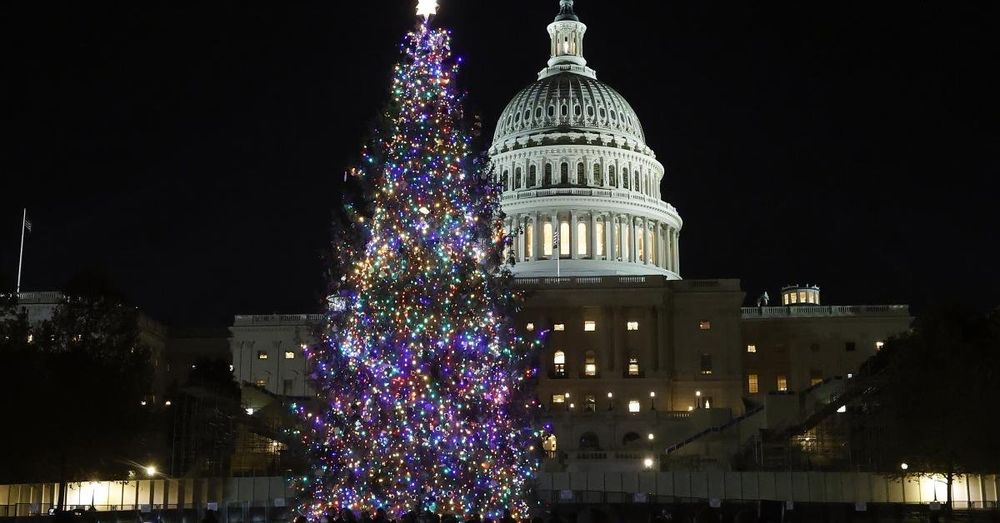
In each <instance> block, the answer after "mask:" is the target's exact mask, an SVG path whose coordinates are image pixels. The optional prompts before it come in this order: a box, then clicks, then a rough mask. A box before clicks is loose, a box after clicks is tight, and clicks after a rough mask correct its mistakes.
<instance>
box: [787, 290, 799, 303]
mask: <svg viewBox="0 0 1000 523" xmlns="http://www.w3.org/2000/svg"><path fill="white" fill-rule="evenodd" d="M789 297H791V299H792V303H793V304H794V303H798V302H799V300H798V297H799V295H798V294H795V293H794V292H793V293H791V294H789Z"/></svg>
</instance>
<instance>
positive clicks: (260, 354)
mask: <svg viewBox="0 0 1000 523" xmlns="http://www.w3.org/2000/svg"><path fill="white" fill-rule="evenodd" d="M257 359H258V360H266V359H267V351H266V350H259V351H257Z"/></svg>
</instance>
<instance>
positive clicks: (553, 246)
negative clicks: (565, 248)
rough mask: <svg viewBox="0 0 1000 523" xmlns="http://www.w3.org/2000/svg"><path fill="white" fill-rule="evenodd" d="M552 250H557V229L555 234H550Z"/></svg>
mask: <svg viewBox="0 0 1000 523" xmlns="http://www.w3.org/2000/svg"><path fill="white" fill-rule="evenodd" d="M552 248H553V249H558V248H559V230H558V229H556V231H555V233H554V234H552Z"/></svg>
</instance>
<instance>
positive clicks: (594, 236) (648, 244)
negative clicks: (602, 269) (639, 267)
mask: <svg viewBox="0 0 1000 523" xmlns="http://www.w3.org/2000/svg"><path fill="white" fill-rule="evenodd" d="M581 223H582V224H584V225H585V227H584V228H581V227H580V224H581ZM546 224H549V225H550V226H551V229H550V230H551V233H550V234H549V235H548V236H546V234H545V225H546ZM564 224H565V225H567V226H568V227H566V228H567V229H568V232H569V235H568V238H567V237H566V235H565V234H564V233H565V232H567V231H565V230H564V228H563V225H564ZM505 227H506V230H507V231H514V233H515V239H514V253H513V254H514V257H515V259H516V260H518V261H540V260H555V259H556V257H557V256H559V257H561V258H563V259H573V260H578V259H592V260H608V261H621V262H629V263H639V264H643V265H651V266H656V267H659V268H661V269H665V270H668V271H672V272H674V273H676V274H680V254H679V252H678V251H679V249H678V247H679V242H680V229H678V228H676V227H673V226H671V225H669V224H666V223H662V222H659V221H657V220H651V219H649V218H646V217H645V216H635V215H631V214H626V213H615V212H601V213H580V212H578V211H549V212H544V211H538V212H533V213H524V214H515V215H510V216H508V217H507V221H506V223H505ZM557 231H558V232H559V233H560V238H559V240H560V241H559V245H552V244H551V242H552V241H553V238H554V236H555V234H556V232H557ZM581 232H583V233H584V234H585V235H584V236H583V237H581ZM564 242H568V246H569V253H568V254H565V253H562V248H561V247H562V245H563V243H564ZM640 242H641V248H640ZM547 243H548V244H549V245H552V247H551V251H550V254H546V250H547V249H546V244H547Z"/></svg>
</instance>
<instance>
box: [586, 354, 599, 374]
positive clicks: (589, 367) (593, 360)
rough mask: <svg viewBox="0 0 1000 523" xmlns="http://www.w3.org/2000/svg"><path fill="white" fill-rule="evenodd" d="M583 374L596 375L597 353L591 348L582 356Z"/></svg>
mask: <svg viewBox="0 0 1000 523" xmlns="http://www.w3.org/2000/svg"><path fill="white" fill-rule="evenodd" d="M583 374H584V375H585V376H588V377H591V378H592V377H594V376H597V355H596V354H594V351H592V350H588V351H587V353H586V354H584V356H583Z"/></svg>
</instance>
